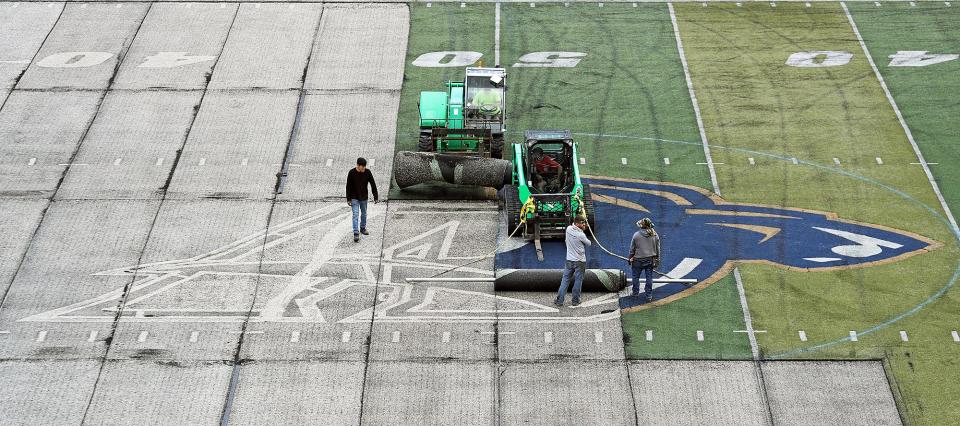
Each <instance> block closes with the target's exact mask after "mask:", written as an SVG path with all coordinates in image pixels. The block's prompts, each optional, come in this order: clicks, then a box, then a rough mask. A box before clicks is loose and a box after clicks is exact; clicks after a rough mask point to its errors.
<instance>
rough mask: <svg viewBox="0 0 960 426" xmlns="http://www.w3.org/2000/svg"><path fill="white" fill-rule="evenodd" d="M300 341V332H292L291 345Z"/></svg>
mask: <svg viewBox="0 0 960 426" xmlns="http://www.w3.org/2000/svg"><path fill="white" fill-rule="evenodd" d="M299 341H300V331H291V332H290V343H297V342H299Z"/></svg>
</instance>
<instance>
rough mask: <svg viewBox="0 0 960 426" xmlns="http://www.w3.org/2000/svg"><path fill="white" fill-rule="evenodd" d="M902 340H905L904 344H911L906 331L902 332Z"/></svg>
mask: <svg viewBox="0 0 960 426" xmlns="http://www.w3.org/2000/svg"><path fill="white" fill-rule="evenodd" d="M900 340H903V341H904V342H909V341H910V337H908V336H907V332H906V331H904V330H900Z"/></svg>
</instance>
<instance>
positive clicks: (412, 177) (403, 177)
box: [393, 151, 513, 189]
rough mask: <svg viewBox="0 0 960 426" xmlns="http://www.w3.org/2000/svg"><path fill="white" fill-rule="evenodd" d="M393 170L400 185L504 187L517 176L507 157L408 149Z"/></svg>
mask: <svg viewBox="0 0 960 426" xmlns="http://www.w3.org/2000/svg"><path fill="white" fill-rule="evenodd" d="M393 170H394V177H395V179H396V181H397V186H399V187H400V188H406V187H409V186H413V185H416V184H420V183H425V182H432V181H440V182H447V183H453V184H457V185H471V186H489V187H494V188H497V189H500V188H502V187H503V185H504V184H507V183H510V181H511V179H512V176H513V175H512V173H513V166H512V165H511V163H510V162H509V161H506V160H499V159H495V158H483V157H466V156H459V155H448V154H432V153H425V152H408V151H401V152H398V153H397V157H396V160H394V167H393Z"/></svg>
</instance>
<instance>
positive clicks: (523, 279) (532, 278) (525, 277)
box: [493, 269, 627, 292]
mask: <svg viewBox="0 0 960 426" xmlns="http://www.w3.org/2000/svg"><path fill="white" fill-rule="evenodd" d="M562 278H563V270H562V269H498V270H497V273H496V279H495V280H494V282H493V288H494V290H495V291H557V289H559V288H560V280H561V279H562ZM626 285H627V279H626V276H624V274H623V271H621V270H619V269H587V270H586V271H584V274H583V291H585V292H613V291H620V290H622V289H623V288H624V287H625V286H626ZM570 286H571V290H572V286H573V283H570Z"/></svg>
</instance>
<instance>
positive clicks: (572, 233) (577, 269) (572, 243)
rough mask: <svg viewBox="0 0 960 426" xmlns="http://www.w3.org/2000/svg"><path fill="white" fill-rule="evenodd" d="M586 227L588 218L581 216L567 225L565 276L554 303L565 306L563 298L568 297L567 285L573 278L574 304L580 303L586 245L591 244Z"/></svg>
mask: <svg viewBox="0 0 960 426" xmlns="http://www.w3.org/2000/svg"><path fill="white" fill-rule="evenodd" d="M586 227H587V220H586V219H584V218H583V217H580V216H577V217H576V218H575V219H574V220H573V225H570V226H568V227H567V234H566V241H565V243H566V245H567V259H566V262H565V263H564V268H563V278H562V279H561V280H560V290H558V291H557V300H554V301H553V304H554V305H557V306H563V300H564V299H565V298H566V297H567V287H569V286H570V280H571V279H573V306H577V305H579V304H580V291H581V290H582V289H583V273H584V270H585V269H586V267H587V247H586V246H589V245H590V239H589V238H587V236H586V234H584V233H583V230H584V229H586Z"/></svg>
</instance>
